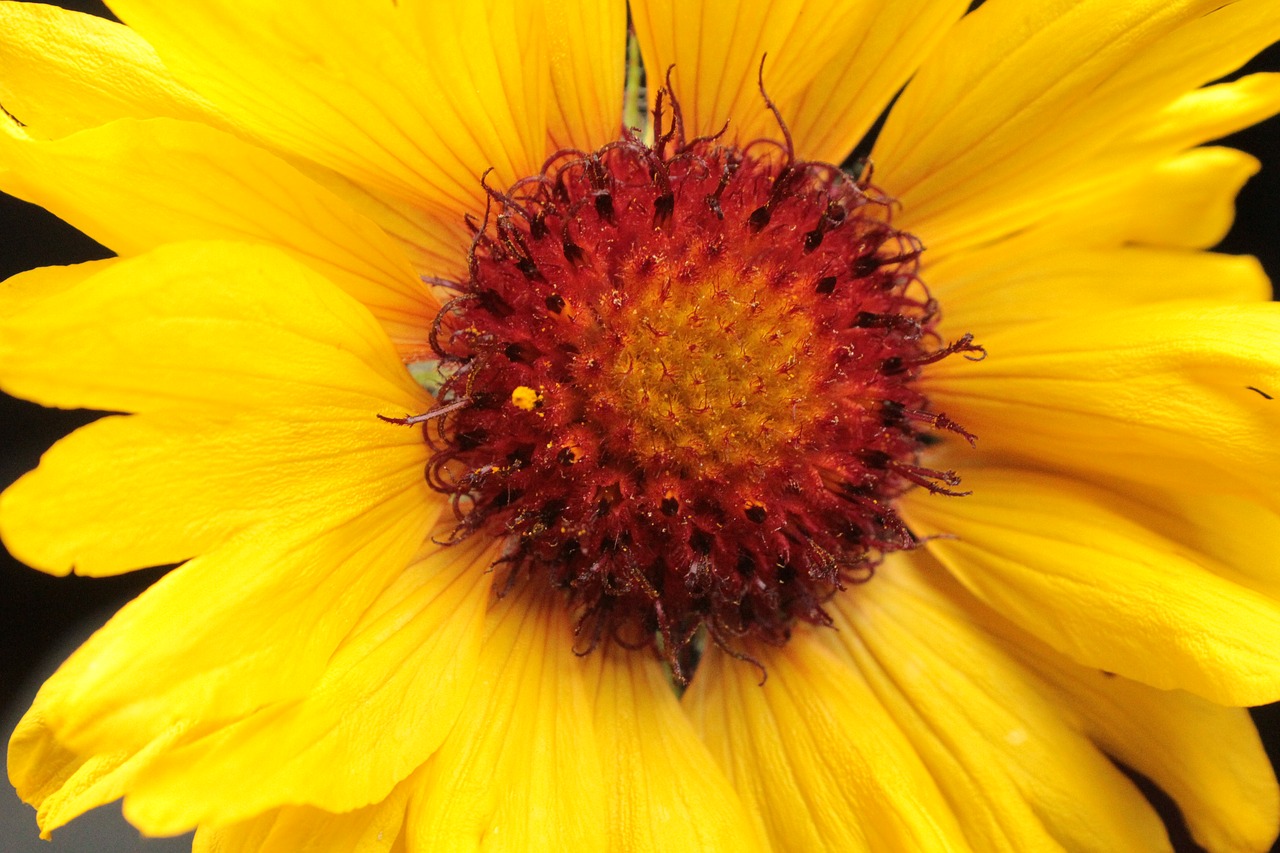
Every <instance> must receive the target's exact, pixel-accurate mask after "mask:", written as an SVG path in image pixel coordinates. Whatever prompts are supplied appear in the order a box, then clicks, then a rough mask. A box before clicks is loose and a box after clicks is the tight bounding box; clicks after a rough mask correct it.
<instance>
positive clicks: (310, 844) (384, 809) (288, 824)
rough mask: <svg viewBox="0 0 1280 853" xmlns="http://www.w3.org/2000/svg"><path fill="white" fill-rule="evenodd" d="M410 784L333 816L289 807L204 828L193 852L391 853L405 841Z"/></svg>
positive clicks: (198, 830)
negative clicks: (372, 801)
mask: <svg viewBox="0 0 1280 853" xmlns="http://www.w3.org/2000/svg"><path fill="white" fill-rule="evenodd" d="M411 786H412V781H411V780H405V781H404V782H401V783H400V784H399V785H397V786H396V787H395V789H394V790H393V791H392V792H391V794H390V795H389V796H388V797H387V798H386V799H384V800H382V801H381V802H378V803H374V804H373V805H369V806H365V807H364V808H362V809H355V810H353V811H349V812H344V813H342V814H332V813H330V812H326V811H323V810H321V809H317V808H314V807H312V806H285V807H283V808H279V809H274V810H272V811H269V812H266V813H264V814H262V815H259V816H257V817H254V818H250V819H249V820H247V821H245V822H243V823H238V824H234V825H232V826H227V827H216V828H215V827H209V826H201V827H200V828H199V829H197V830H196V837H195V841H194V842H193V843H192V845H191V850H192V853H336V851H342V853H388V851H390V850H392V848H393V846H394V845H395V843H396V841H397V840H398V839H399V838H400V829H401V827H402V826H403V824H404V816H405V807H406V803H407V801H408V799H409V791H410V789H411Z"/></svg>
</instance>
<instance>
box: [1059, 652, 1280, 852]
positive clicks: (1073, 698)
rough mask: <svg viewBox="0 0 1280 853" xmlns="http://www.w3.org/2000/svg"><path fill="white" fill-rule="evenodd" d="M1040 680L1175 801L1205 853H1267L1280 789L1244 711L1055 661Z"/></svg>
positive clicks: (1279, 817)
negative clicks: (1057, 690) (1045, 680)
mask: <svg viewBox="0 0 1280 853" xmlns="http://www.w3.org/2000/svg"><path fill="white" fill-rule="evenodd" d="M1046 651H1047V652H1048V651H1049V650H1046ZM1049 654H1052V652H1049ZM1042 672H1044V673H1045V676H1046V678H1048V679H1049V680H1051V681H1053V682H1054V683H1055V684H1057V686H1058V687H1059V688H1060V690H1061V693H1062V704H1063V706H1064V707H1065V708H1068V709H1070V712H1071V713H1073V714H1076V715H1078V716H1079V717H1081V718H1082V719H1083V720H1084V721H1085V724H1086V727H1087V729H1086V730H1087V732H1088V734H1089V736H1090V737H1092V738H1093V739H1094V740H1095V741H1096V742H1097V743H1098V745H1099V746H1100V747H1101V748H1102V749H1104V750H1106V751H1107V753H1108V754H1110V755H1114V756H1115V757H1116V758H1117V759H1118V760H1120V761H1123V762H1124V763H1125V764H1126V765H1128V766H1130V767H1132V768H1133V769H1135V770H1137V771H1138V772H1139V773H1142V774H1143V775H1144V776H1146V777H1147V778H1149V779H1151V781H1153V782H1155V783H1156V784H1157V785H1159V786H1160V787H1161V788H1162V789H1163V790H1164V791H1165V792H1166V793H1168V794H1169V795H1170V796H1171V797H1173V799H1174V801H1175V802H1177V804H1178V806H1179V808H1180V809H1181V810H1182V814H1183V817H1184V818H1185V819H1186V821H1187V826H1188V828H1189V829H1190V830H1191V834H1192V836H1193V837H1194V838H1195V840H1196V841H1197V842H1198V843H1199V844H1201V845H1202V846H1203V847H1205V848H1206V849H1208V850H1210V851H1256V853H1262V851H1265V850H1270V849H1271V844H1272V842H1273V841H1275V838H1276V831H1277V827H1280V793H1278V791H1280V789H1277V786H1276V777H1275V772H1274V771H1273V770H1272V768H1271V762H1270V761H1268V760H1267V754H1266V751H1265V750H1263V748H1262V742H1261V740H1260V739H1259V738H1258V732H1257V730H1256V729H1255V728H1254V726H1253V721H1252V720H1251V719H1250V718H1249V712H1248V711H1246V710H1245V709H1243V708H1224V707H1222V706H1221V705H1215V704H1213V703H1212V702H1207V701H1205V700H1204V699H1201V698H1199V697H1197V696H1192V695H1190V694H1188V693H1183V692H1181V691H1178V690H1172V691H1168V690H1156V689H1154V688H1151V687H1147V686H1146V685H1144V684H1139V683H1137V682H1135V681H1130V680H1129V679H1127V678H1120V677H1113V676H1108V675H1107V674H1106V673H1103V672H1099V671H1097V670H1090V669H1085V668H1084V667H1079V666H1074V665H1072V664H1071V662H1070V661H1068V660H1066V659H1064V658H1061V657H1059V658H1058V661H1057V666H1056V667H1055V666H1045V667H1043V669H1042Z"/></svg>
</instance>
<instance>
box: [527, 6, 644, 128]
mask: <svg viewBox="0 0 1280 853" xmlns="http://www.w3.org/2000/svg"><path fill="white" fill-rule="evenodd" d="M542 7H543V14H544V15H546V18H547V42H548V45H547V46H548V50H549V52H550V65H551V102H550V114H549V115H548V116H547V133H548V135H549V137H550V140H551V141H550V146H549V147H550V149H551V150H552V151H555V150H557V149H560V148H579V149H582V150H586V151H594V150H595V149H597V148H599V147H600V146H601V145H604V144H605V143H606V142H611V141H612V140H614V139H617V138H618V132H619V129H620V128H621V127H622V83H623V80H622V78H623V75H624V74H625V71H626V52H627V4H626V2H625V0H603V2H595V3H565V2H563V0H542Z"/></svg>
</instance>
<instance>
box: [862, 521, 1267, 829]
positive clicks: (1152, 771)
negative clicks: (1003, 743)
mask: <svg viewBox="0 0 1280 853" xmlns="http://www.w3.org/2000/svg"><path fill="white" fill-rule="evenodd" d="M1229 537H1230V533H1224V534H1223V535H1222V537H1221V538H1224V539H1226V538H1229ZM904 569H905V570H904ZM885 576H886V575H885V574H883V573H882V575H881V577H885ZM889 577H890V580H891V582H892V584H893V585H895V586H899V587H903V588H904V589H906V590H909V593H910V596H911V597H912V599H913V600H918V601H920V602H927V604H928V606H930V607H933V608H937V607H945V608H947V609H948V610H951V611H957V616H959V613H958V610H959V609H962V610H963V611H964V617H961V618H967V619H968V620H969V621H971V622H972V623H973V624H974V625H978V626H981V628H982V629H983V631H984V632H985V633H986V634H987V635H988V636H989V637H990V638H991V639H993V640H995V641H996V642H999V643H1000V644H1001V645H1002V646H1003V648H1004V650H1005V652H1006V653H1007V654H1008V655H1009V656H1010V657H1012V658H1014V659H1017V660H1019V661H1021V662H1022V663H1023V664H1024V665H1025V666H1027V667H1028V668H1029V669H1031V670H1033V671H1034V672H1035V673H1036V675H1037V677H1038V679H1039V680H1040V681H1041V682H1042V683H1043V684H1044V685H1046V686H1047V687H1048V688H1050V689H1051V690H1053V691H1054V695H1055V697H1056V698H1055V702H1056V704H1057V706H1058V708H1059V712H1060V714H1061V715H1062V716H1063V718H1064V719H1066V720H1070V721H1072V724H1073V725H1074V726H1076V727H1077V728H1078V729H1079V730H1080V731H1081V732H1082V733H1083V734H1085V735H1086V736H1088V737H1089V738H1090V739H1092V740H1093V741H1094V742H1095V743H1097V744H1098V746H1099V747H1100V748H1101V749H1103V750H1104V751H1105V752H1106V753H1107V754H1109V755H1111V756H1114V757H1115V758H1116V759H1117V760H1119V761H1122V762H1124V763H1125V764H1126V765H1128V766H1129V767H1132V768H1134V769H1136V770H1138V771H1139V772H1140V773H1142V774H1143V775H1145V776H1147V777H1148V778H1149V779H1151V780H1152V781H1153V782H1155V783H1156V784H1157V785H1159V786H1160V787H1161V788H1162V789H1163V790H1164V791H1165V792H1167V793H1169V794H1170V795H1171V796H1173V798H1174V800H1175V801H1176V802H1177V804H1178V805H1179V807H1180V808H1181V810H1182V813H1183V817H1184V818H1186V821H1187V823H1188V825H1189V826H1190V829H1191V832H1192V834H1193V835H1194V836H1195V838H1196V840H1197V841H1198V842H1199V843H1200V844H1201V845H1204V846H1205V847H1207V848H1208V849H1209V850H1211V851H1215V853H1217V851H1223V852H1224V853H1225V851H1252V853H1261V851H1264V850H1269V849H1270V846H1271V842H1272V840H1273V839H1274V837H1275V835H1276V828H1277V825H1278V824H1280V789H1278V788H1277V786H1276V780H1275V775H1274V773H1273V771H1272V769H1271V764H1270V762H1269V761H1268V760H1267V756H1266V753H1265V752H1264V750H1263V748H1262V744H1261V743H1260V741H1259V739H1258V734H1257V732H1256V731H1255V730H1254V727H1253V723H1252V721H1251V720H1250V718H1249V714H1248V712H1247V711H1245V710H1243V709H1240V708H1224V707H1222V706H1220V705H1215V704H1213V703H1211V702H1207V701H1205V700H1204V699H1201V698H1199V697H1196V696H1192V695H1191V694H1188V693H1184V692H1182V691H1179V690H1156V689H1154V688H1151V687H1147V686H1146V685H1143V684H1139V683H1137V682H1135V681H1131V680H1129V679H1127V678H1123V677H1119V676H1115V675H1113V674H1110V673H1106V672H1102V671H1100V670H1097V669H1090V668H1087V667H1083V666H1080V665H1079V664H1076V663H1073V662H1072V661H1071V660H1070V659H1069V658H1067V657H1065V656H1064V655H1062V654H1060V653H1058V652H1056V651H1054V650H1053V649H1052V648H1050V647H1049V646H1047V645H1045V644H1044V643H1043V642H1041V641H1040V640H1038V639H1036V638H1035V637H1034V636H1032V635H1031V634H1029V633H1027V632H1026V631H1023V630H1021V629H1019V628H1018V627H1017V626H1015V625H1014V624H1013V623H1011V622H1009V621H1008V620H1006V619H1004V618H1002V617H1000V616H999V615H998V614H996V613H994V612H993V611H991V610H990V609H989V608H987V607H985V606H983V605H982V604H981V603H980V602H978V601H977V600H976V599H974V598H973V597H972V596H971V595H969V594H968V593H967V592H965V591H964V589H963V588H962V587H961V586H960V585H959V584H958V583H957V582H956V580H955V579H954V578H952V577H950V576H949V575H947V573H946V572H945V571H943V570H941V567H938V566H937V565H936V564H935V563H934V562H933V561H932V560H931V559H929V557H928V555H927V554H922V553H917V554H914V555H912V557H911V566H905V567H895V569H894V571H893V573H892V575H891V576H889Z"/></svg>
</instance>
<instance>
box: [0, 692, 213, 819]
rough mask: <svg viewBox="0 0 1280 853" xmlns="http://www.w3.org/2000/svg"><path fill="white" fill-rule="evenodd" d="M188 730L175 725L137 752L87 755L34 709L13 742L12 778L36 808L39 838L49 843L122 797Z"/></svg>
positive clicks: (10, 753)
mask: <svg viewBox="0 0 1280 853" xmlns="http://www.w3.org/2000/svg"><path fill="white" fill-rule="evenodd" d="M187 728H188V727H187V726H186V725H185V724H179V725H175V726H171V727H170V728H169V729H167V730H165V731H162V732H160V733H159V734H158V735H157V736H156V737H155V738H154V739H153V740H152V741H151V742H150V743H148V744H146V745H145V746H143V747H142V748H139V749H122V750H116V751H113V752H108V753H101V754H86V753H83V752H77V751H75V750H72V749H69V748H67V747H66V746H65V745H64V744H62V743H61V742H60V741H59V740H58V736H57V734H56V733H55V732H54V731H53V730H52V729H51V728H50V727H49V725H48V722H47V721H46V720H45V719H44V716H43V714H42V713H40V712H39V711H36V710H33V711H32V712H30V713H28V714H27V715H26V716H24V717H23V718H22V720H21V721H20V722H19V723H18V726H17V728H16V729H15V730H14V732H13V737H12V738H11V739H10V741H9V779H10V780H12V782H13V785H14V787H15V788H16V789H17V792H18V796H19V797H21V798H22V799H23V800H24V801H25V802H28V803H31V804H32V805H34V806H35V807H36V821H37V823H38V824H39V825H40V837H41V838H44V839H46V840H47V839H48V838H49V834H50V833H51V832H53V831H54V830H55V829H57V828H58V827H60V826H63V825H65V824H66V823H67V822H68V821H70V820H72V819H73V818H76V817H78V816H80V815H82V814H84V813H85V812H87V811H89V810H90V809H93V808H97V807H98V806H101V805H104V804H106V803H109V802H112V801H113V800H118V799H120V797H121V796H123V795H124V793H125V791H127V790H128V789H129V788H130V787H131V786H132V785H133V784H134V780H135V779H137V777H138V776H139V775H140V774H142V773H145V772H146V769H147V767H149V766H150V765H151V763H152V762H153V761H154V760H155V759H156V757H157V756H158V755H160V754H162V753H163V752H164V751H165V750H167V749H169V748H170V747H171V746H172V745H173V744H174V743H175V742H177V741H178V740H180V739H181V738H182V736H183V735H184V734H185V733H186V731H187Z"/></svg>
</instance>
